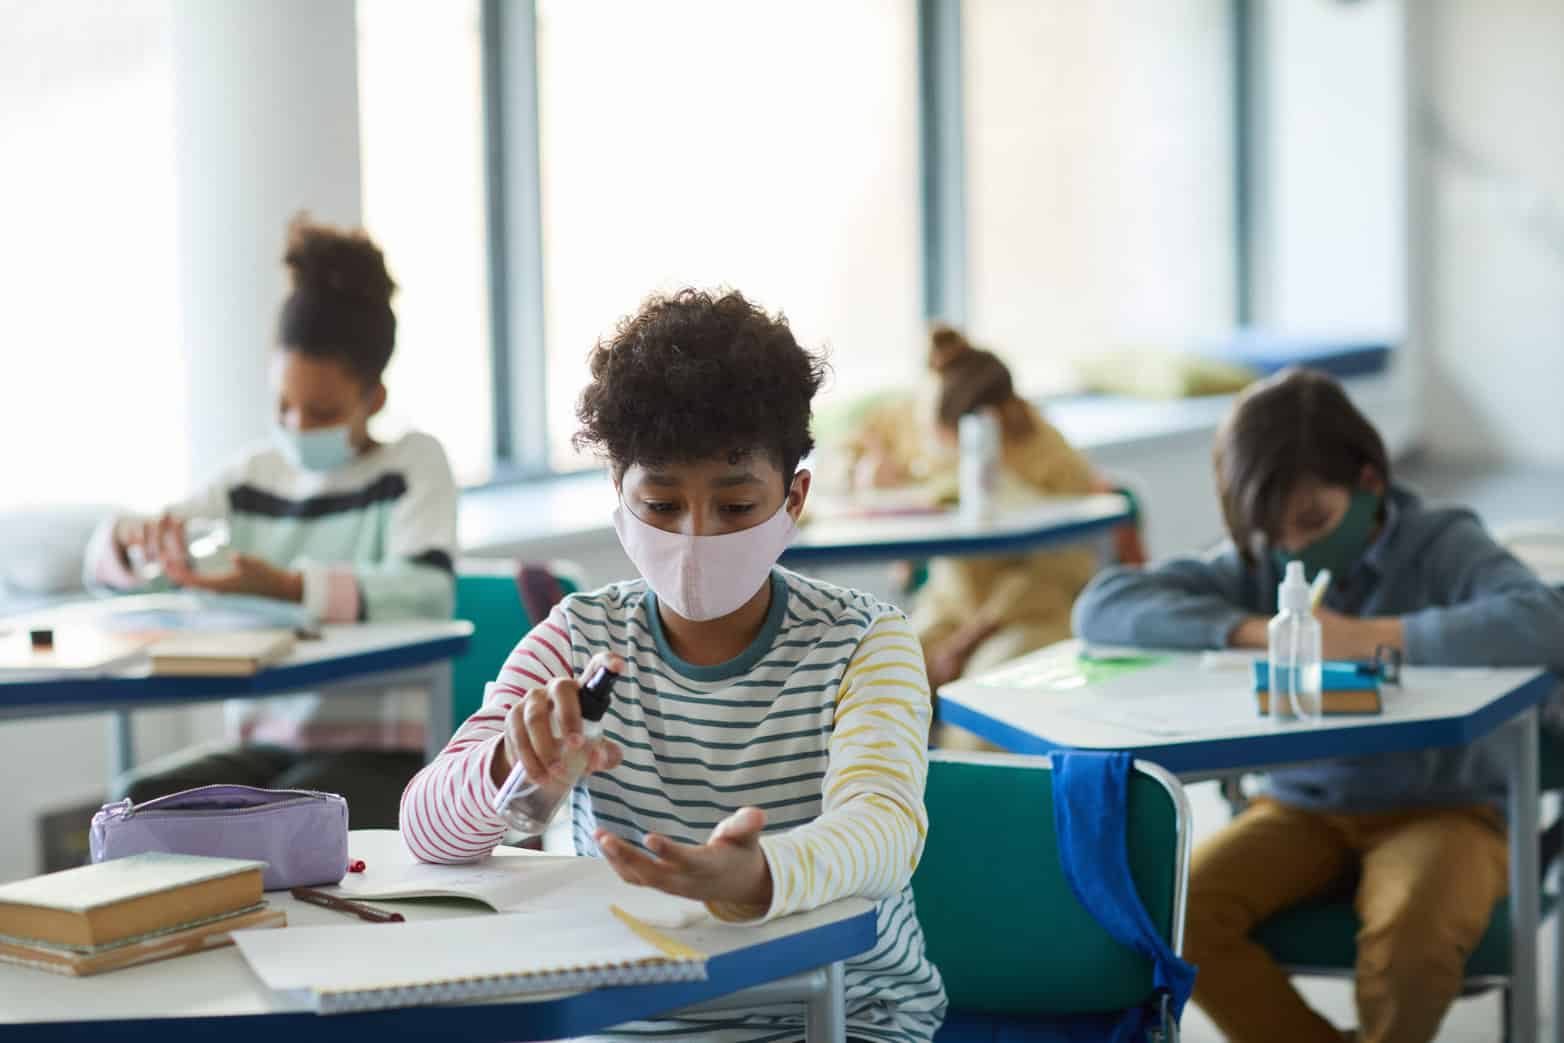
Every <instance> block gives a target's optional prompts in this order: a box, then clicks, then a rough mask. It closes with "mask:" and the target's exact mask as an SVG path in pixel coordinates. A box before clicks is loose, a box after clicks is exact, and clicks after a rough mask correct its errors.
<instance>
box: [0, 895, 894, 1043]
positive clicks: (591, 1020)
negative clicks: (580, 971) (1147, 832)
mask: <svg viewBox="0 0 1564 1043" xmlns="http://www.w3.org/2000/svg"><path fill="white" fill-rule="evenodd" d="M876 930H877V929H876V925H875V912H874V909H873V908H870V909H867V910H865V911H864V912H862V913H860V914H858V915H856V916H852V917H848V918H847V919H844V920H838V921H837V922H835V923H831V924H826V925H824V926H822V927H817V928H815V929H813V930H810V931H806V932H803V933H801V934H796V935H791V936H788V937H785V938H778V939H776V940H774V941H770V942H765V943H762V944H760V945H756V946H752V947H750V948H747V949H742V950H739V951H737V952H731V953H726V954H724V955H721V956H715V957H713V958H712V959H711V960H709V961H708V963H707V971H708V977H707V979H706V980H705V981H694V982H678V983H674V984H669V985H634V986H624V987H621V988H606V989H596V990H593V991H590V992H582V993H576V994H573V995H569V996H564V997H561V998H559V999H552V1000H543V1001H540V1002H535V1003H492V1004H459V1005H450V1006H439V1007H406V1008H403V1009H400V1010H382V1011H371V1012H366V1013H362V1014H333V1015H318V1014H314V1013H307V1012H286V1013H278V1014H232V1015H206V1016H201V1017H188V1018H187V1017H170V1018H143V1019H136V1020H125V1021H107V1020H97V1021H92V1020H82V1021H53V1022H33V1023H28V1024H6V1023H3V1022H0V1041H3V1043H12V1041H25V1043H79V1041H80V1040H84V1039H91V1040H93V1041H94V1043H121V1041H125V1043H132V1041H134V1043H142V1041H159V1043H161V1041H165V1040H178V1039H187V1038H189V1039H221V1040H222V1041H223V1043H277V1041H278V1040H280V1039H281V1040H287V1041H288V1043H340V1041H341V1040H344V1039H366V1040H376V1041H382V1040H397V1039H417V1040H425V1039H438V1040H441V1041H442V1043H523V1041H528V1040H548V1039H560V1038H568V1037H573V1036H580V1035H585V1034H588V1033H593V1032H601V1031H603V1030H605V1029H608V1028H610V1027H612V1026H614V1025H620V1024H623V1023H624V1022H627V1021H636V1020H639V1019H643V1018H655V1017H658V1016H659V1015H664V1014H668V1013H670V1012H673V1011H678V1010H682V1009H684V1008H686V1007H690V1006H693V1005H695V1004H699V1003H703V1002H706V1001H708V1000H713V999H717V998H719V997H723V996H728V995H731V994H732V993H735V992H739V991H740V990H743V989H747V988H750V987H752V986H757V985H764V984H765V983H767V982H772V981H776V980H777V979H780V978H785V977H788V976H790V975H793V974H797V973H799V972H803V971H808V970H811V969H813V968H818V967H823V966H825V965H829V964H834V963H838V962H839V961H842V960H846V959H848V958H850V957H853V956H857V955H859V954H860V953H863V952H867V951H868V950H869V949H870V948H871V947H873V945H874V942H875V937H876ZM89 980H90V979H89ZM836 984H838V985H839V984H840V978H839V977H837V979H836ZM85 998H86V997H85V996H84V1000H85Z"/></svg>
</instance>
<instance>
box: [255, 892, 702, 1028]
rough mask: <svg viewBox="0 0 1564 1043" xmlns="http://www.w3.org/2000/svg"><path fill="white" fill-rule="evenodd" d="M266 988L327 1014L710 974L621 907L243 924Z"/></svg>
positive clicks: (698, 957) (687, 951) (691, 953)
mask: <svg viewBox="0 0 1564 1043" xmlns="http://www.w3.org/2000/svg"><path fill="white" fill-rule="evenodd" d="M233 937H234V942H235V944H237V945H238V946H239V950H240V952H242V953H243V954H244V958H245V959H246V960H247V961H248V962H249V964H250V968H251V969H252V970H253V971H255V973H256V974H257V975H258V976H259V977H260V979H261V980H262V981H263V982H265V983H266V985H267V987H268V988H271V989H273V990H275V991H277V992H280V993H282V994H283V995H284V996H286V997H288V998H290V999H293V1000H295V1001H298V1002H303V1003H306V1004H307V1005H309V1006H312V1007H313V1008H314V1009H315V1010H316V1011H317V1012H318V1013H321V1014H340V1013H346V1012H349V1011H363V1010H380V1009H384V1008H388V1007H413V1006H424V1005H427V1004H434V1003H461V1002H467V1001H471V1000H488V999H500V998H503V997H506V996H518V995H523V994H526V993H532V992H551V991H555V990H562V989H588V988H597V987H598V986H603V985H652V984H659V983H662V982H674V981H697V980H700V979H704V978H705V977H706V957H705V955H704V954H703V953H700V952H697V951H696V950H694V949H691V948H690V947H688V946H686V945H683V944H681V943H679V942H677V941H675V940H674V939H672V938H669V937H668V936H667V935H665V934H663V933H661V932H660V931H658V930H657V929H656V928H654V927H650V926H648V925H646V924H645V923H642V922H641V921H640V920H637V919H636V918H635V917H633V916H631V915H630V914H629V913H626V912H625V911H624V910H622V909H620V908H619V907H618V906H608V907H602V906H594V907H589V908H583V907H580V906H577V907H575V908H568V907H566V908H560V909H554V910H550V911H548V912H535V913H514V914H504V913H502V914H500V915H498V916H463V917H457V918H454V919H444V920H415V921H411V922H408V923H399V924H351V925H348V924H345V925H342V926H330V927H290V928H288V929H286V930H282V931H239V932H236V933H235V934H234V936H233Z"/></svg>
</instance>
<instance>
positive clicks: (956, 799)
mask: <svg viewBox="0 0 1564 1043" xmlns="http://www.w3.org/2000/svg"><path fill="white" fill-rule="evenodd" d="M929 757H930V761H929V779H928V788H927V791H926V794H925V798H924V799H925V803H926V804H927V806H928V813H929V835H928V843H927V845H926V847H925V848H924V852H923V860H922V861H921V862H920V863H919V865H918V869H917V871H916V872H915V873H914V874H913V878H912V887H913V892H914V895H915V897H916V899H917V903H918V919H919V921H920V922H921V923H922V925H923V934H924V939H925V942H926V944H927V947H928V954H929V958H930V959H931V960H932V961H933V962H934V965H935V966H936V967H938V968H939V971H940V974H941V975H942V976H943V977H944V980H945V989H946V992H947V994H948V996H949V999H950V1014H949V1017H948V1018H947V1020H946V1023H945V1027H944V1028H943V1029H941V1030H940V1033H939V1034H938V1035H937V1036H936V1037H935V1038H936V1040H937V1041H939V1043H953V1041H960V1043H966V1041H969V1040H984V1041H989V1040H996V1039H1005V1040H1024V1039H1026V1038H1028V1037H1029V1035H1032V1034H1034V1033H1035V1034H1036V1035H1037V1036H1038V1037H1039V1038H1047V1036H1046V1034H1045V1026H1046V1025H1047V1023H1048V1022H1049V1020H1050V1019H1058V1018H1061V1017H1069V1016H1073V1015H1084V1014H1112V1013H1116V1012H1120V1011H1124V1010H1127V1009H1129V1008H1131V1007H1134V1006H1137V1005H1139V1004H1142V1003H1145V1002H1148V1001H1149V1000H1150V999H1151V998H1152V997H1153V995H1154V989H1153V986H1152V964H1151V961H1150V960H1148V959H1146V958H1145V957H1143V956H1141V955H1140V954H1139V953H1137V952H1134V951H1132V950H1130V949H1127V948H1125V947H1123V946H1121V945H1120V944H1119V943H1118V942H1116V941H1115V940H1114V939H1113V937H1112V936H1111V935H1109V934H1108V933H1107V932H1106V931H1105V930H1103V928H1102V927H1101V926H1100V925H1099V924H1098V923H1097V921H1096V920H1095V919H1094V918H1093V917H1092V915H1091V913H1089V912H1088V911H1087V910H1086V909H1085V908H1084V907H1083V906H1082V905H1081V904H1080V903H1079V902H1077V901H1076V899H1075V896H1074V894H1072V893H1071V891H1070V886H1069V884H1068V882H1067V881H1066V879H1065V876H1064V870H1063V868H1062V867H1061V865H1060V862H1059V854H1058V848H1057V844H1056V841H1055V834H1054V815H1053V771H1052V770H1051V767H1050V764H1049V762H1048V760H1047V758H1043V757H1019V756H1011V755H1008V754H958V753H952V752H946V751H942V750H933V751H931V752H930V754H929ZM1128 804H1129V807H1128V816H1129V827H1128V829H1129V834H1128V847H1129V857H1130V870H1131V876H1132V877H1133V878H1134V881H1135V886H1136V888H1137V890H1138V891H1139V893H1140V897H1141V901H1142V902H1143V903H1144V904H1145V906H1146V910H1147V912H1148V913H1150V915H1151V919H1152V922H1153V923H1155V924H1156V925H1157V926H1158V928H1159V929H1161V930H1163V931H1165V932H1166V935H1167V937H1168V939H1169V942H1170V944H1171V945H1172V947H1173V948H1174V950H1175V951H1177V950H1178V948H1179V946H1180V944H1181V942H1182V935H1183V926H1184V896H1185V890H1186V877H1187V873H1188V849H1189V809H1188V804H1187V803H1186V802H1185V799H1184V791H1183V788H1182V787H1181V786H1180V785H1179V783H1178V781H1177V780H1176V779H1174V778H1173V777H1172V776H1171V775H1169V774H1168V773H1167V772H1166V771H1164V770H1163V769H1161V768H1160V767H1158V766H1156V765H1154V764H1148V763H1144V762H1139V761H1137V762H1136V764H1135V773H1134V774H1133V775H1132V777H1131V778H1130V785H1129V796H1128ZM1061 941H1064V942H1065V944H1060V943H1061ZM1169 1013H1170V1012H1169V1011H1167V1010H1166V1009H1165V1008H1164V1011H1163V1038H1164V1039H1176V1038H1177V1025H1176V1024H1175V1023H1174V1022H1173V1019H1172V1018H1171V1017H1169V1016H1168V1014H1169ZM1029 1029H1031V1032H1029V1031H1028V1030H1029Z"/></svg>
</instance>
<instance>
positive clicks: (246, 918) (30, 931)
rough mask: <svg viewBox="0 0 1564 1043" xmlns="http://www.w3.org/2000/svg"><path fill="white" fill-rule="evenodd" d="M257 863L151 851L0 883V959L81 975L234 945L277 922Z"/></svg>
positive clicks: (281, 919) (280, 921)
mask: <svg viewBox="0 0 1564 1043" xmlns="http://www.w3.org/2000/svg"><path fill="white" fill-rule="evenodd" d="M265 867H266V864H265V863H264V862H253V861H247V860H241V859H233V858H205V857H202V856H199V855H173V854H163V853H150V854H141V855H131V856H129V857H126V858H117V859H113V860H111V861H108V862H100V863H98V864H97V865H91V866H82V867H80V868H78V869H67V870H65V871H63V872H59V873H50V874H48V875H46V876H38V877H33V878H32V879H30V880H21V881H18V882H16V883H13V884H7V885H5V886H3V887H0V960H3V961H5V962H7V963H19V964H23V965H25V966H29V967H36V968H38V969H40V970H46V971H52V972H54V973H56V974H71V975H87V974H98V973H101V972H103V971H111V970H117V969H119V968H121V967H132V966H135V965H137V964H141V963H150V962H151V961H153V960H163V959H167V958H169V957H170V956H182V955H184V954H186V953H192V952H200V951H202V950H205V949H211V948H216V947H217V946H221V945H228V944H231V943H232V938H231V937H230V936H229V935H230V932H232V931H236V930H240V929H242V928H257V927H281V926H283V925H284V924H286V922H287V917H286V915H285V914H284V913H283V912H282V910H280V909H277V910H274V909H271V908H269V907H268V906H267V904H266V902H265V901H264V900H263V898H262V894H261V871H262V870H263V869H265Z"/></svg>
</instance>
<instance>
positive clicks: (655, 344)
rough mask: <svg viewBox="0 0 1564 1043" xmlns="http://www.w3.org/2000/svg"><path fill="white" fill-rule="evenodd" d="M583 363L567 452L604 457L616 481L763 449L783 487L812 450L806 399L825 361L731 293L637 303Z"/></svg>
mask: <svg viewBox="0 0 1564 1043" xmlns="http://www.w3.org/2000/svg"><path fill="white" fill-rule="evenodd" d="M590 365H591V372H592V382H591V383H590V384H588V385H587V387H586V390H584V391H582V392H581V398H580V401H579V402H578V403H577V406H576V416H577V417H578V418H579V419H580V421H581V430H580V431H579V432H577V434H576V436H575V439H574V444H575V446H576V448H577V449H585V450H591V451H594V452H596V453H598V454H599V455H601V456H604V457H606V458H607V459H608V461H609V463H610V465H611V466H612V467H613V469H614V474H615V476H616V477H617V476H619V475H622V474H624V471H625V469H626V468H628V467H630V466H631V465H633V464H642V465H646V466H663V465H667V464H671V463H685V462H689V461H693V460H704V459H710V458H712V457H715V456H721V455H723V454H730V455H731V454H734V453H749V452H764V453H766V454H767V455H768V456H769V457H770V458H771V459H772V461H773V462H774V463H776V465H777V466H778V467H779V468H780V469H781V471H782V474H783V476H784V478H787V479H791V478H792V475H793V473H794V471H796V470H797V469H798V462H799V460H801V459H803V457H804V456H806V455H808V453H809V451H810V450H811V449H813V448H814V444H815V443H814V439H813V438H812V437H811V436H810V434H809V420H810V401H811V400H812V399H813V398H814V396H815V392H817V391H819V390H820V385H821V383H822V382H823V380H824V379H825V372H826V364H825V360H824V358H823V357H822V356H821V355H819V354H815V353H812V352H809V351H806V350H805V349H804V348H802V347H800V346H799V343H798V341H797V340H796V339H794V337H793V331H792V330H791V329H790V328H789V327H788V324H787V319H786V318H785V317H783V316H782V315H780V314H778V315H776V316H774V317H773V316H771V315H768V314H767V313H766V312H765V310H764V309H762V308H760V307H759V306H757V305H755V304H753V303H751V302H750V301H749V300H748V299H747V298H745V296H744V295H743V294H742V293H739V292H738V291H736V290H726V291H721V292H718V293H711V292H707V291H703V290H696V289H690V288H686V289H683V290H680V291H678V292H677V293H674V294H671V295H668V296H661V295H654V296H652V297H649V298H647V299H646V301H645V302H643V303H642V305H641V307H640V310H639V311H637V312H636V313H635V314H634V315H631V316H629V317H627V318H626V319H624V320H623V321H622V322H620V324H619V326H618V328H617V329H616V330H615V331H614V334H613V336H612V337H610V338H608V339H607V340H603V341H599V342H598V343H597V345H596V346H595V347H594V348H593V349H592V353H591V357H590Z"/></svg>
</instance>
